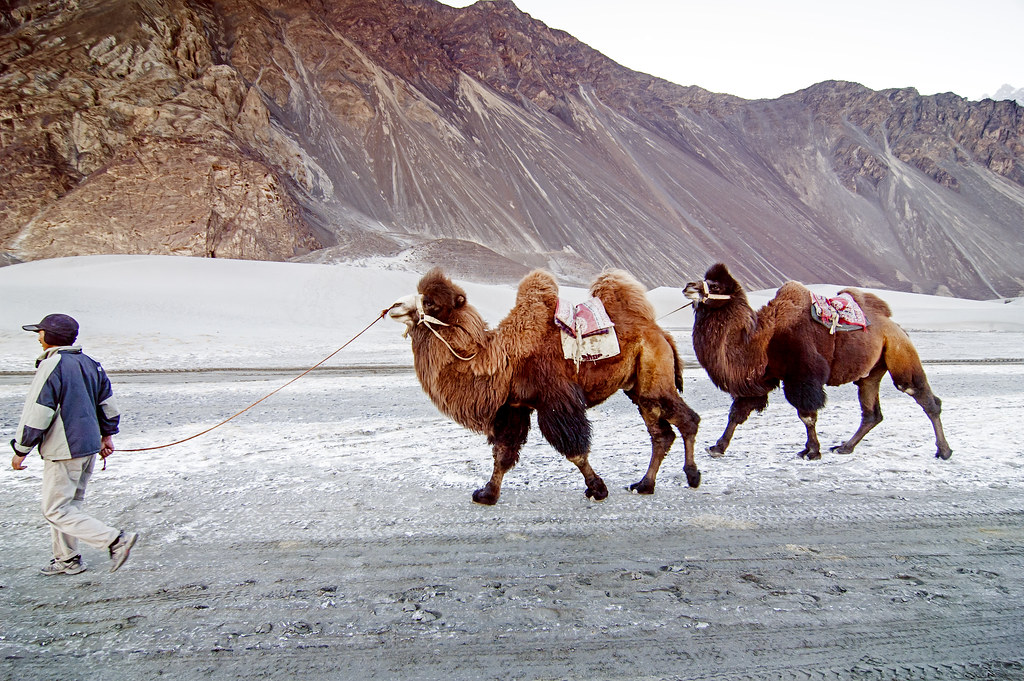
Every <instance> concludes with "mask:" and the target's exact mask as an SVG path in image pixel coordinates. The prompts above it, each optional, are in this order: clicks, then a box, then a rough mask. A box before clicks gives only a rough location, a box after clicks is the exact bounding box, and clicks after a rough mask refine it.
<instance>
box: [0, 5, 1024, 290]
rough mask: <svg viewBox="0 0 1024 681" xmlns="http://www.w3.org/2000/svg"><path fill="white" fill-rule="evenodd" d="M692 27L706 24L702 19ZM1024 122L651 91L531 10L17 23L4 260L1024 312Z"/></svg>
mask: <svg viewBox="0 0 1024 681" xmlns="http://www.w3.org/2000/svg"><path fill="white" fill-rule="evenodd" d="M680 30H681V31H682V32H683V33H685V30H686V28H685V27H680ZM1022 112H1024V109H1022V108H1021V106H1019V105H1018V104H1016V103H1014V102H1012V101H999V102H996V101H992V100H984V101H981V102H969V101H966V100H964V99H962V98H959V97H956V96H954V95H951V94H947V95H936V96H928V97H924V96H921V95H919V94H918V93H917V92H916V91H914V90H911V89H907V90H887V91H882V92H876V91H872V90H869V89H867V88H865V87H862V86H860V85H857V84H854V83H845V82H826V83H821V84H818V85H815V86H813V87H811V88H808V89H806V90H804V91H801V92H797V93H794V94H791V95H787V96H785V97H782V98H780V99H776V100H758V101H748V100H743V99H739V98H736V97H732V96H728V95H720V94H713V93H710V92H707V91H705V90H702V89H700V88H697V87H681V86H678V85H674V84H672V83H669V82H666V81H663V80H659V79H657V78H654V77H651V76H648V75H644V74H641V73H636V72H633V71H630V70H628V69H626V68H624V67H622V66H620V65H619V64H617V63H615V62H613V61H611V60H610V59H608V58H606V57H604V56H603V55H601V54H600V53H598V52H596V51H594V50H592V49H590V48H589V47H587V46H586V45H584V44H582V43H580V42H579V41H577V40H576V39H574V38H573V37H572V36H570V35H568V34H567V33H565V32H562V31H558V30H553V29H551V28H549V27H547V26H545V25H544V24H543V23H540V22H538V21H535V20H534V19H532V18H531V17H530V16H528V15H526V14H524V13H523V12H521V11H519V10H518V9H517V8H516V6H515V5H514V4H513V3H512V2H511V1H510V0H492V1H481V2H478V3H477V4H475V5H473V6H471V7H467V8H463V9H455V8H451V7H448V6H446V5H442V4H440V3H437V2H434V0H14V2H13V3H12V2H7V3H5V4H0V147H2V148H0V161H2V162H0V261H4V260H6V261H7V262H13V261H17V260H31V259H37V258H48V257H55V256H64V255H74V254H93V253H166V254H180V255H192V256H207V257H231V258H250V259H298V260H306V261H316V262H332V261H373V262H376V263H381V264H383V265H384V266H390V267H409V268H414V269H422V268H425V267H426V266H428V265H432V264H440V265H443V266H445V267H447V268H448V269H449V270H450V271H452V272H453V273H455V274H456V275H457V276H466V277H475V278H481V279H490V280H513V279H516V278H518V277H519V276H520V275H521V274H522V273H523V272H525V271H526V270H527V269H528V268H531V267H536V266H543V267H547V268H549V269H551V270H552V271H553V272H555V273H556V274H557V275H558V276H559V277H560V278H561V279H562V281H564V282H566V283H579V282H582V281H584V280H586V279H587V278H588V277H589V276H591V275H592V273H594V272H595V271H597V270H599V269H600V268H602V267H606V266H619V267H624V268H626V269H628V270H631V271H632V272H634V273H636V274H637V275H638V276H639V277H640V278H641V279H642V280H643V281H644V282H645V283H647V284H648V285H651V286H654V285H680V284H681V283H683V282H685V281H687V280H689V279H692V278H694V277H695V276H697V275H699V274H701V273H703V271H704V269H705V268H706V267H707V266H708V265H709V264H710V263H711V262H713V261H716V260H725V261H727V262H729V263H730V265H731V267H732V269H733V271H734V272H736V273H737V274H738V275H739V276H740V277H741V278H742V279H743V280H744V281H746V282H747V283H748V285H749V286H751V287H762V286H764V287H767V286H773V285H778V284H779V283H780V282H782V281H784V280H786V279H791V278H792V279H800V280H803V281H807V282H819V281H831V282H842V283H850V284H858V285H863V286H884V287H890V288H898V289H903V290H914V291H918V292H925V293H936V292H938V293H952V294H954V295H958V296H965V297H978V298H994V297H1001V296H1011V295H1020V294H1021V293H1022V292H1024V264H1022V263H1024V113H1022Z"/></svg>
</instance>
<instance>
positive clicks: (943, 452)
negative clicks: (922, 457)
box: [935, 449, 953, 461]
mask: <svg viewBox="0 0 1024 681" xmlns="http://www.w3.org/2000/svg"><path fill="white" fill-rule="evenodd" d="M951 456H953V450H952V449H940V450H939V451H937V452H935V458H936V459H942V460H943V461H949V457H951Z"/></svg>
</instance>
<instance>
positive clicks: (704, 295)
mask: <svg viewBox="0 0 1024 681" xmlns="http://www.w3.org/2000/svg"><path fill="white" fill-rule="evenodd" d="M683 295H684V296H686V297H687V298H689V299H690V300H692V301H693V302H694V303H696V304H698V305H700V304H703V303H706V302H707V301H709V300H730V299H731V298H732V296H727V295H723V294H721V293H712V292H711V289H710V288H709V287H708V282H707V279H704V280H702V281H691V282H690V283H689V284H687V285H686V288H684V289H683Z"/></svg>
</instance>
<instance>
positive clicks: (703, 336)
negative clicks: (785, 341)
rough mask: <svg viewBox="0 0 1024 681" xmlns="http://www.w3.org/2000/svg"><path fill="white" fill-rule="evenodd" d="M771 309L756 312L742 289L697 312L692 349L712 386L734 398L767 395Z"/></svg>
mask: <svg viewBox="0 0 1024 681" xmlns="http://www.w3.org/2000/svg"><path fill="white" fill-rule="evenodd" d="M771 308H772V305H771V304H770V303H769V305H766V306H765V307H763V308H761V310H760V311H758V312H756V313H755V312H754V310H753V308H751V307H750V302H749V301H748V300H747V295H746V293H745V292H744V291H743V290H742V289H741V288H739V287H737V289H736V291H735V292H733V293H732V295H731V298H730V299H729V300H727V301H724V302H716V303H715V304H713V305H707V304H700V305H698V306H697V309H696V311H695V312H694V324H693V349H694V352H696V354H697V359H698V360H699V361H700V363H701V365H702V366H703V367H704V369H705V370H706V371H707V373H708V376H709V377H710V378H711V380H712V382H713V383H714V384H715V385H716V386H718V388H720V389H721V390H724V391H726V392H728V393H730V394H732V395H734V396H736V395H760V394H764V389H763V388H762V387H761V377H762V376H763V374H764V369H765V367H766V366H767V364H768V342H769V341H770V340H771V337H772V329H771V327H772V319H773V315H772V309H771Z"/></svg>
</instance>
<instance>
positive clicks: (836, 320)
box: [811, 293, 868, 333]
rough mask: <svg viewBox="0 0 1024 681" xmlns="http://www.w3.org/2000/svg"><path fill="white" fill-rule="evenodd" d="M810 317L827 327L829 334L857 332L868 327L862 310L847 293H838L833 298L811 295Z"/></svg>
mask: <svg viewBox="0 0 1024 681" xmlns="http://www.w3.org/2000/svg"><path fill="white" fill-rule="evenodd" d="M811 316H812V317H814V320H815V321H817V322H820V323H822V324H824V325H825V326H827V327H828V329H829V333H835V332H836V331H859V330H861V329H863V328H864V327H866V326H867V325H868V318H867V317H866V316H865V315H864V310H862V309H860V305H858V304H857V301H856V300H854V299H853V296H851V295H850V294H849V293H840V294H839V295H838V296H836V297H835V298H828V297H826V296H819V295H817V294H815V293H811Z"/></svg>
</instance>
